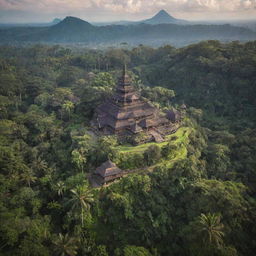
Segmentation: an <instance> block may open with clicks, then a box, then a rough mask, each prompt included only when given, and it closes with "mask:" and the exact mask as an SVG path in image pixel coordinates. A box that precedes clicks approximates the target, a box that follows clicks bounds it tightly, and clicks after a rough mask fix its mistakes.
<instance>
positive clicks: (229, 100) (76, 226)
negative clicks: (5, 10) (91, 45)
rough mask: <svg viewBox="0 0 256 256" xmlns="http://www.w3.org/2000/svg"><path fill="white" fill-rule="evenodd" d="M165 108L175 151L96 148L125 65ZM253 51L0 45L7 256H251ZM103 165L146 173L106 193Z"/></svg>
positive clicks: (0, 242) (1, 245)
mask: <svg viewBox="0 0 256 256" xmlns="http://www.w3.org/2000/svg"><path fill="white" fill-rule="evenodd" d="M124 61H125V62H126V63H127V66H128V69H129V73H130V75H131V77H132V80H133V84H134V86H135V87H136V89H138V90H139V91H140V93H141V95H142V96H143V97H145V98H146V99H148V100H150V101H151V102H152V103H153V104H154V105H155V106H157V107H158V108H159V109H161V110H166V109H170V108H177V109H180V107H181V105H182V104H184V103H185V104H186V106H187V111H186V117H185V118H184V121H183V123H182V127H181V128H180V130H178V131H177V133H176V134H173V135H172V136H171V137H170V138H169V140H168V141H167V142H166V143H160V144H157V143H154V144H153V145H152V144H150V146H148V147H146V146H140V147H136V148H135V147H133V146H131V145H130V146H129V147H128V146H126V145H122V144H120V142H119V141H118V139H117V138H116V137H115V136H101V137H97V136H95V135H94V134H93V133H92V132H91V130H90V121H91V119H92V117H93V114H94V110H95V108H96V107H97V106H98V105H99V104H100V103H102V102H103V101H104V99H106V98H107V97H110V96H111V95H112V94H113V91H114V89H115V85H116V81H117V77H118V76H119V74H120V70H121V68H122V64H123V62H124ZM255 117H256V42H255V41H254V42H248V43H243V44H242V43H239V42H232V43H226V44H225V43H220V42H219V41H204V42H200V43H198V44H193V45H189V46H187V47H184V48H179V49H176V48H174V47H172V46H170V45H166V46H163V47H160V48H157V49H155V48H151V47H148V46H145V45H140V46H138V47H135V48H133V49H131V50H127V49H116V48H111V49H108V50H104V51H101V50H90V49H81V48H79V49H78V48H65V47H62V46H58V45H55V46H46V45H32V46H27V47H14V46H1V47H0V197H1V199H0V254H1V255H37V256H40V255H71V256H72V255H91V256H107V255H115V256H133V255H135V256H136V255H138V256H142V255H143V256H153V255H154V256H157V255H159V256H162V255H170V256H172V255H173V256H174V255H195V256H196V255H205V256H206V255H214V256H215V255H216V256H217V255H223V256H226V255H242V256H247V255H254V252H255V249H256V248H255V247H256V240H255V237H256V227H255V219H256V216H255V212H256V211H255V210H256V208H255V206H256V204H255V203H256V201H255V196H256V158H255V155H256V129H255V124H256V118H255ZM107 159H111V160H113V161H115V162H116V163H117V164H118V165H119V166H120V167H122V168H124V169H138V170H140V171H139V172H135V173H133V174H131V175H128V176H127V177H123V178H122V179H121V180H120V181H118V182H114V183H113V184H110V185H109V186H106V187H101V188H97V189H95V188H92V187H91V185H90V183H89V181H88V175H89V174H90V173H92V172H93V171H94V170H95V169H96V167H98V166H99V165H100V164H102V163H103V162H104V161H106V160H107Z"/></svg>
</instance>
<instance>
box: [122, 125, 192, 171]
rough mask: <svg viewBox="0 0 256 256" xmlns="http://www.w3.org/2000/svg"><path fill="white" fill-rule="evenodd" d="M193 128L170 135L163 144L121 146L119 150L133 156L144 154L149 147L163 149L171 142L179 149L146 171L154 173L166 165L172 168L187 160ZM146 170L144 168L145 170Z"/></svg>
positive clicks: (183, 129)
mask: <svg viewBox="0 0 256 256" xmlns="http://www.w3.org/2000/svg"><path fill="white" fill-rule="evenodd" d="M192 130H193V128H191V127H181V128H180V129H178V131H177V132H176V133H174V134H171V135H168V136H167V138H168V140H167V141H165V142H161V143H156V142H150V143H146V144H142V145H138V146H131V145H124V146H119V147H118V150H119V152H120V153H122V154H132V153H138V152H139V153H143V152H144V151H145V150H146V149H147V148H148V147H149V146H151V145H158V146H159V147H163V146H165V145H167V144H168V143H169V142H171V143H172V144H173V145H175V146H177V149H176V150H174V151H172V152H171V153H170V155H169V156H168V158H167V159H161V161H160V162H158V163H157V164H155V165H152V166H149V167H146V168H145V170H147V171H152V170H153V169H154V168H155V167H156V166H159V165H165V166H168V167H172V166H173V164H174V163H175V162H176V161H178V160H181V159H185V158H186V156H187V144H188V143H189V139H188V136H189V134H190V133H191V132H192ZM143 169H144V168H143Z"/></svg>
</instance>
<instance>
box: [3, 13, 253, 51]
mask: <svg viewBox="0 0 256 256" xmlns="http://www.w3.org/2000/svg"><path fill="white" fill-rule="evenodd" d="M167 20H169V21H170V20H172V21H173V22H176V19H175V18H173V17H171V16H170V17H169V16H167V15H166V14H165V13H164V12H160V15H156V16H155V17H153V21H154V22H163V21H167ZM150 22H152V20H151V21H150ZM202 40H220V41H224V42H226V41H234V40H240V41H249V40H256V33H255V32H253V31H251V30H249V29H247V28H242V27H235V26H230V25H191V24H189V25H184V24H183V25H180V24H170V23H169V24H168V23H167V24H147V23H145V22H143V23H138V24H132V25H108V26H93V25H92V24H90V23H88V22H86V21H84V20H81V19H79V18H76V17H70V16H69V17H66V18H65V19H64V20H62V21H61V22H59V23H58V24H55V25H52V26H48V27H16V28H2V29H0V42H1V44H5V43H8V44H17V43H35V42H36V43H38V42H40V43H69V44H73V43H79V44H83V45H87V46H93V47H95V46H96V45H101V46H112V45H117V44H120V43H122V42H126V43H128V44H129V45H132V46H133V45H138V44H147V45H151V46H159V45H163V44H172V45H174V46H184V45H188V44H191V43H196V42H199V41H202Z"/></svg>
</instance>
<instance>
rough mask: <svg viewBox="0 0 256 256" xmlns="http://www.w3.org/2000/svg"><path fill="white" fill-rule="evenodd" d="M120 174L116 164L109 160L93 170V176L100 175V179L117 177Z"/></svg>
mask: <svg viewBox="0 0 256 256" xmlns="http://www.w3.org/2000/svg"><path fill="white" fill-rule="evenodd" d="M120 173H122V170H121V169H119V168H118V167H117V166H116V164H115V163H113V162H111V161H110V160H108V161H106V162H105V163H103V164H102V165H101V166H99V167H98V168H97V169H96V170H95V174H98V175H100V176H101V177H102V178H106V177H109V176H113V175H117V174H120Z"/></svg>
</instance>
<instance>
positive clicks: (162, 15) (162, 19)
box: [141, 10, 188, 25]
mask: <svg viewBox="0 0 256 256" xmlns="http://www.w3.org/2000/svg"><path fill="white" fill-rule="evenodd" d="M185 22H187V21H185V20H179V19H176V18H174V17H172V16H171V15H170V14H169V13H168V12H166V11H165V10H161V11H159V12H158V13H157V14H156V15H155V16H153V17H152V18H150V19H147V20H143V21H141V23H146V24H152V25H155V24H170V23H171V24H178V23H179V24H180V23H185ZM187 23H188V22H187Z"/></svg>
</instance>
